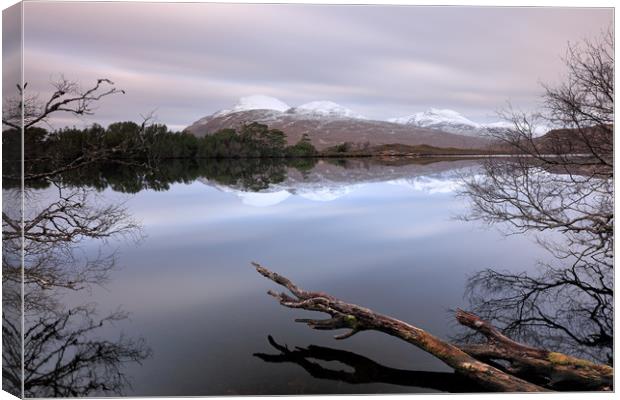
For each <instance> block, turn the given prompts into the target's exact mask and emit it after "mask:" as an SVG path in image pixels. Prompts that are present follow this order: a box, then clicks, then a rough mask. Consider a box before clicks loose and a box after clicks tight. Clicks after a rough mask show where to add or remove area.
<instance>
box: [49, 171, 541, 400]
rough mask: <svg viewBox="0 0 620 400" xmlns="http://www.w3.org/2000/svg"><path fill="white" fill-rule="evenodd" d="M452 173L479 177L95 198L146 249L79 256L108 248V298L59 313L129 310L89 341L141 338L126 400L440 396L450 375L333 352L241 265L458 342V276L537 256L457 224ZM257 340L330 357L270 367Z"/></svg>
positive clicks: (399, 347) (521, 264)
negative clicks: (127, 220) (137, 231)
mask: <svg viewBox="0 0 620 400" xmlns="http://www.w3.org/2000/svg"><path fill="white" fill-rule="evenodd" d="M462 173H465V174H472V173H476V162H475V161H452V162H449V161H446V162H438V163H432V164H429V165H416V164H413V165H401V166H398V165H380V166H377V165H367V164H364V163H360V164H359V165H357V164H353V165H344V166H343V165H336V164H333V163H329V162H323V161H321V162H319V163H318V164H317V165H316V166H314V167H313V168H312V169H311V170H305V171H304V172H303V173H302V172H300V171H298V170H296V169H294V168H289V169H288V170H287V173H286V176H285V177H284V179H280V181H279V182H277V183H272V184H268V185H267V187H266V188H263V189H262V190H260V191H258V192H253V191H249V190H248V189H247V188H244V187H243V185H234V184H233V185H225V184H222V183H218V180H215V179H211V178H198V179H196V180H193V181H191V182H189V183H177V184H172V185H171V186H170V187H169V190H165V191H154V190H149V189H145V190H141V191H139V192H138V193H135V194H126V193H118V192H115V191H113V190H111V189H105V190H103V191H102V192H101V193H100V194H99V196H100V200H101V201H102V202H104V203H105V202H110V203H115V202H122V201H124V202H126V203H125V205H126V207H128V210H129V212H130V214H131V215H132V216H133V217H134V218H135V219H136V220H137V221H139V222H140V223H141V225H142V227H143V233H144V238H143V239H142V240H141V241H139V243H138V244H136V243H134V242H133V241H131V240H128V239H127V240H118V239H113V240H110V241H108V242H107V243H104V244H102V243H100V242H92V241H91V242H87V243H84V244H83V245H82V248H83V251H84V252H86V253H95V252H99V251H111V250H116V251H117V256H118V260H117V264H118V267H117V268H116V269H115V270H114V271H113V272H112V274H111V275H110V279H109V281H108V282H107V283H106V284H105V285H104V286H102V287H99V286H94V287H92V288H91V289H90V290H82V291H78V292H75V293H71V294H68V295H66V296H65V301H66V303H67V306H75V305H80V304H86V303H89V304H91V303H92V304H96V305H97V309H98V312H99V313H100V314H101V315H103V314H105V313H106V312H111V311H114V310H116V309H118V308H119V307H120V308H122V309H123V310H126V311H128V312H129V313H130V319H129V320H126V321H120V322H119V323H117V324H115V325H113V326H111V327H104V328H102V330H101V331H100V332H99V333H98V335H99V337H102V338H108V337H109V338H118V336H119V334H121V333H123V334H124V335H126V336H128V337H143V338H144V339H145V341H146V344H147V345H148V346H149V347H150V348H151V349H152V351H153V353H152V356H151V357H150V358H148V359H146V360H145V361H144V362H143V363H142V365H137V364H128V365H127V366H126V367H125V371H126V372H127V376H128V377H129V378H130V380H131V382H132V386H131V387H127V388H126V389H125V390H124V391H125V393H126V394H129V395H139V396H148V395H163V396H172V395H175V396H176V395H235V394H316V393H376V392H383V393H385V392H425V391H435V390H441V389H442V387H441V386H442V385H441V381H442V380H443V382H444V385H443V386H444V387H445V382H446V379H447V378H446V375H442V374H439V375H433V374H430V375H424V373H417V372H416V371H427V372H447V373H449V372H451V369H450V368H449V367H447V366H445V365H444V364H443V363H441V362H440V361H438V360H436V359H435V358H433V357H431V356H429V355H427V354H426V353H424V352H422V351H420V350H418V349H416V348H414V347H413V346H411V345H408V344H406V343H404V342H402V341H399V340H397V339H395V338H392V337H389V336H387V335H384V334H379V333H375V332H362V333H360V334H358V335H356V336H354V337H352V338H350V339H348V340H345V341H335V340H334V339H333V338H332V336H333V335H334V334H335V333H336V332H330V331H313V330H310V329H308V328H307V327H306V326H305V325H302V324H297V323H295V322H294V321H293V319H294V318H299V317H308V316H311V315H313V316H315V317H318V315H317V314H313V313H309V312H306V311H297V310H290V309H285V308H283V307H282V306H280V305H279V304H277V303H276V302H275V301H274V299H273V298H271V297H270V296H268V295H267V294H266V291H267V290H268V289H274V288H275V285H274V284H272V283H271V282H270V281H267V280H265V279H264V278H263V277H261V276H259V275H258V274H257V273H256V272H255V271H254V270H253V269H252V268H251V266H250V262H251V261H257V262H260V263H262V264H264V265H265V266H267V267H269V268H271V269H272V270H274V271H277V272H279V273H281V274H283V275H285V276H287V277H289V278H291V279H292V280H293V281H295V282H296V283H298V284H299V285H300V286H302V287H303V288H306V289H310V290H320V291H325V292H328V293H330V294H333V295H335V296H337V297H339V298H341V299H344V300H346V301H349V302H353V303H357V304H360V305H364V306H367V307H370V308H372V309H374V310H376V311H379V312H382V313H385V314H389V315H392V316H394V317H397V318H399V319H402V320H405V321H408V322H411V323H412V324H414V325H417V326H419V327H421V328H424V329H426V330H428V331H429V332H432V333H434V334H436V335H438V336H440V337H442V338H450V336H451V335H453V334H454V333H455V331H456V330H457V329H458V328H457V326H456V325H457V324H456V322H455V321H454V318H453V315H452V313H451V312H450V310H453V309H455V308H456V307H464V308H467V301H466V299H464V297H463V294H464V291H465V285H466V280H467V278H468V277H469V276H471V275H472V274H473V273H475V272H477V271H480V270H481V269H484V268H489V267H493V268H501V269H506V270H510V271H522V270H523V271H527V270H528V269H531V268H533V267H534V266H535V263H536V261H537V260H539V259H541V258H544V257H545V256H546V255H545V253H543V251H542V250H541V249H539V248H538V247H537V246H536V245H535V244H534V243H533V240H532V238H530V237H528V236H523V235H521V236H510V237H504V236H503V235H501V233H500V232H499V231H498V230H497V229H496V228H495V227H488V226H482V225H480V224H478V223H473V222H464V221H461V220H458V219H456V218H455V217H456V216H458V215H462V214H464V213H466V212H467V200H466V199H465V198H462V197H458V196H456V191H457V190H458V188H459V185H460V183H459V174H462ZM219 181H220V182H221V180H219ZM48 191H51V189H48ZM102 249H103V250H102ZM269 336H271V337H272V338H273V340H274V341H275V343H278V344H280V345H287V346H288V347H289V348H290V349H291V350H293V349H295V347H302V348H307V347H308V346H322V347H327V348H329V349H320V348H317V347H312V349H314V351H315V352H316V351H318V353H316V354H314V356H313V354H312V353H309V355H308V357H307V358H305V359H299V358H295V357H289V358H288V359H287V358H286V357H271V358H270V357H267V356H264V355H263V356H260V354H271V355H278V354H281V353H280V351H279V350H277V349H276V348H275V347H274V346H272V344H270V343H269V341H268V337H269ZM343 351H346V352H347V353H345V352H343ZM321 352H323V353H321ZM326 352H327V353H326ZM257 353H258V354H259V355H257ZM317 354H328V356H327V357H323V359H322V360H320V359H319V358H321V356H320V355H318V356H317ZM317 357H318V358H317ZM362 357H365V358H362ZM366 359H368V362H370V360H372V361H373V362H374V363H377V364H380V365H379V367H376V365H374V364H373V367H372V368H375V370H376V368H379V370H380V371H383V373H374V375H373V373H367V371H366V370H365V369H364V368H362V367H359V368H358V371H357V372H358V373H357V374H355V372H356V371H355V369H354V368H353V366H352V364H353V365H355V363H356V362H358V364H359V363H360V362H361V364H363V365H366V366H368V365H369V364H368V362H367V361H365V360H366ZM360 360H362V361H360ZM347 361H348V364H347ZM371 364H372V363H371ZM372 368H371V370H372ZM393 369H398V370H404V371H398V372H395V371H394V370H393ZM330 371H332V372H330ZM333 371H336V372H337V373H335V374H334V373H333ZM385 371H387V372H385ZM399 374H405V376H406V377H408V378H407V379H405V381H406V382H407V384H406V385H405V384H403V382H401V381H399V380H398V376H399ZM416 374H417V375H416ZM313 375H314V376H313ZM395 376H396V378H395ZM418 378H419V379H418ZM434 378H438V379H435V380H434ZM436 380H438V381H439V384H438V383H437V382H435V381H436ZM388 382H391V383H388ZM412 385H417V386H412Z"/></svg>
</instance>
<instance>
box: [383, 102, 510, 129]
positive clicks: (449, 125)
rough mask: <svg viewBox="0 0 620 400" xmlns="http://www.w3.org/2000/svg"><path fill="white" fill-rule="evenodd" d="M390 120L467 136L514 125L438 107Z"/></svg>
mask: <svg viewBox="0 0 620 400" xmlns="http://www.w3.org/2000/svg"><path fill="white" fill-rule="evenodd" d="M388 121H390V122H394V123H397V124H402V125H411V126H417V127H421V128H429V129H438V130H441V131H444V132H449V133H455V134H459V135H467V136H480V135H483V134H484V133H487V132H489V130H494V129H504V128H510V127H511V126H512V124H510V123H508V122H502V121H499V122H493V123H486V124H485V123H478V122H474V121H472V120H470V119H469V118H467V117H465V116H464V115H462V114H460V113H458V112H456V111H454V110H448V109H438V108H431V109H429V110H427V111H423V112H418V113H415V114H413V115H409V116H406V117H399V118H391V119H389V120H388Z"/></svg>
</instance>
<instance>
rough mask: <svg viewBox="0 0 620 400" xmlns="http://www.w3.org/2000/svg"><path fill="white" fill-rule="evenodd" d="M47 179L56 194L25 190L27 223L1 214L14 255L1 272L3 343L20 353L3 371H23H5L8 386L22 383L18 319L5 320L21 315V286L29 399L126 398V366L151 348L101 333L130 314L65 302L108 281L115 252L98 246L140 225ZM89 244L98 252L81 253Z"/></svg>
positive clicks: (84, 191)
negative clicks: (21, 289)
mask: <svg viewBox="0 0 620 400" xmlns="http://www.w3.org/2000/svg"><path fill="white" fill-rule="evenodd" d="M49 182H50V185H51V186H52V187H53V188H54V190H48V191H46V192H44V193H41V192H37V191H33V190H31V189H30V188H27V189H26V191H25V199H26V200H25V201H26V203H25V204H26V207H25V210H24V217H23V221H22V220H21V219H19V218H16V217H15V216H11V215H9V214H8V213H3V218H2V222H3V226H2V228H3V248H4V249H5V251H8V252H9V254H6V255H5V257H4V258H3V271H2V272H3V283H5V284H6V285H5V286H4V289H5V290H4V292H3V295H4V299H3V300H4V306H5V313H4V314H3V321H2V322H3V340H4V342H5V343H7V344H8V345H9V346H8V348H9V349H17V348H19V351H11V352H8V351H7V352H5V353H4V354H3V361H4V364H3V366H4V367H5V369H6V370H7V371H19V372H20V373H19V374H16V373H13V374H7V378H6V379H7V380H6V383H8V385H7V386H6V387H7V389H9V388H10V390H12V391H21V386H22V380H21V378H22V376H21V368H19V366H20V365H21V363H22V354H21V346H19V347H16V345H17V344H18V343H21V340H22V335H21V319H15V318H9V317H8V315H11V313H21V311H22V309H21V307H20V306H21V304H20V301H19V298H20V296H21V293H20V292H18V291H16V290H11V288H18V287H20V283H23V287H24V294H23V312H24V321H23V324H24V329H25V330H24V335H23V341H24V342H23V343H24V349H23V350H24V353H23V371H24V375H23V390H24V395H25V396H26V397H70V396H87V395H105V394H117V395H118V394H122V393H123V389H124V388H125V387H126V386H127V384H128V382H129V381H128V379H127V378H126V376H125V374H124V372H123V368H124V366H123V365H124V364H125V363H128V362H141V361H143V360H144V359H145V358H147V357H148V356H149V354H150V349H149V348H148V346H147V345H146V343H145V342H144V340H143V339H132V338H128V337H125V336H123V335H122V334H120V335H119V337H118V338H117V339H110V338H101V337H99V336H98V334H99V332H100V331H102V330H105V329H106V328H107V327H108V325H114V324H116V323H118V322H120V321H123V320H126V319H127V313H126V312H123V311H121V310H118V311H115V312H112V313H110V314H108V315H106V316H104V317H99V316H98V315H97V309H96V306H95V305H93V304H84V305H79V306H72V307H67V306H66V305H65V304H64V301H63V299H64V297H65V296H66V294H67V292H79V291H82V290H85V289H89V288H91V287H92V286H93V285H102V284H104V283H105V282H106V281H107V279H108V277H109V274H110V271H112V269H113V268H114V267H115V265H116V259H117V255H116V254H115V253H114V252H113V251H109V249H107V247H106V246H105V245H104V244H101V245H97V243H98V242H101V241H105V240H108V239H111V238H115V237H124V238H134V239H135V238H137V237H138V236H139V230H140V229H139V226H138V225H137V224H136V223H135V222H134V221H133V220H132V219H131V216H130V215H129V214H128V213H127V211H126V210H125V208H124V207H123V206H122V205H120V204H110V203H109V201H105V202H102V201H101V199H98V197H97V195H96V193H94V190H92V189H88V188H66V187H63V186H62V185H61V184H59V183H58V182H55V181H53V180H50V181H49ZM87 243H88V244H90V245H95V246H96V247H97V249H98V250H97V252H95V253H94V254H95V255H94V256H90V255H86V254H85V253H84V246H85V244H87ZM22 250H23V264H22V259H21V257H20V255H21V254H22V253H21V252H22ZM8 283H13V284H12V285H8ZM7 289H8V290H7ZM18 307H19V308H18Z"/></svg>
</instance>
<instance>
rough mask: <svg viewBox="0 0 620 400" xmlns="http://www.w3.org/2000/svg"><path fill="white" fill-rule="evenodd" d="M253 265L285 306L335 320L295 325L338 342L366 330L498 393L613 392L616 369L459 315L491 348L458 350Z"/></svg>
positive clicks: (394, 319)
mask: <svg viewBox="0 0 620 400" xmlns="http://www.w3.org/2000/svg"><path fill="white" fill-rule="evenodd" d="M252 265H253V266H254V267H255V268H256V271H257V272H258V273H259V274H261V275H263V276H264V277H266V278H268V279H270V280H271V281H273V282H275V283H277V284H278V285H281V286H283V287H285V288H287V289H288V290H289V292H290V293H291V294H292V296H290V295H288V294H286V293H278V292H274V291H272V290H269V291H268V292H267V293H268V294H269V295H271V296H273V297H274V298H276V299H277V300H278V302H279V303H280V304H281V305H283V306H285V307H289V308H300V309H305V310H309V311H318V312H323V313H326V314H329V315H330V316H331V318H328V319H322V320H317V319H296V320H295V321H296V322H301V323H305V324H307V325H308V326H309V327H310V328H312V329H318V330H337V329H348V332H345V333H344V334H340V335H337V336H335V338H336V339H340V340H341V339H346V338H349V337H351V336H353V335H355V334H356V333H358V332H361V331H365V330H375V331H379V332H383V333H386V334H388V335H391V336H395V337H397V338H399V339H402V340H404V341H406V342H408V343H410V344H412V345H414V346H416V347H418V348H420V349H422V350H424V351H426V352H427V353H430V354H432V355H433V356H435V357H437V358H438V359H440V360H442V361H443V362H445V363H446V364H447V365H449V366H450V367H452V368H453V369H454V370H455V372H457V373H459V374H461V375H463V376H465V377H467V378H469V379H471V380H472V381H473V382H475V383H476V384H478V385H480V386H482V387H484V388H486V389H489V390H494V391H504V392H542V391H547V390H549V387H553V386H554V385H556V384H557V383H558V382H566V381H571V382H576V383H578V384H580V385H583V388H584V389H589V390H610V389H611V381H612V378H613V368H611V367H608V366H603V365H598V364H595V363H592V362H590V361H587V360H581V359H577V358H574V357H570V356H568V355H564V354H561V353H554V352H549V351H546V350H541V349H535V348H533V347H529V346H527V345H523V344H521V343H518V342H515V341H513V340H511V339H510V338H508V337H506V336H504V335H503V334H501V332H500V331H499V330H498V329H497V328H495V327H493V326H492V325H491V324H490V323H488V322H486V321H483V320H482V319H480V318H478V317H477V316H475V315H474V314H471V313H467V312H465V311H462V310H458V311H457V320H458V321H459V323H461V324H463V325H465V326H468V327H470V328H473V329H475V330H477V331H478V332H480V333H482V334H483V335H485V336H486V338H487V343H486V344H483V345H464V346H462V347H460V346H459V345H455V344H451V343H448V342H446V341H444V340H442V339H439V338H438V337H436V336H434V335H432V334H430V333H428V332H426V331H424V330H423V329H420V328H418V327H416V326H413V325H411V324H408V323H406V322H403V321H400V320H398V319H396V318H392V317H389V316H386V315H383V314H380V313H377V312H374V311H372V310H370V309H368V308H365V307H361V306H358V305H356V304H351V303H346V302H344V301H341V300H339V299H337V298H335V297H333V296H331V295H328V294H326V293H322V292H311V291H306V290H304V289H302V288H300V287H298V286H297V285H295V284H294V283H293V282H291V281H290V280H289V279H288V278H286V277H284V276H282V275H279V274H277V273H275V272H272V271H270V270H268V269H267V268H264V267H262V266H261V265H260V264H257V263H252ZM481 360H485V361H486V360H489V361H487V362H485V361H481ZM491 360H506V361H509V362H510V363H511V366H510V367H509V368H502V367H501V366H499V365H497V364H495V363H492V362H491ZM490 364H493V365H490ZM533 371H534V372H536V373H540V374H545V375H544V376H545V377H546V378H547V379H545V380H543V383H544V386H543V385H541V384H537V383H533V382H529V381H528V380H526V379H523V378H521V377H520V376H529V375H528V374H530V373H531V372H533ZM526 372H527V373H526ZM518 375H519V376H518ZM545 386H546V387H545Z"/></svg>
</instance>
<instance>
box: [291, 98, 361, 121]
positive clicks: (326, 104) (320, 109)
mask: <svg viewBox="0 0 620 400" xmlns="http://www.w3.org/2000/svg"><path fill="white" fill-rule="evenodd" d="M291 112H292V113H294V114H300V115H312V116H318V117H331V118H354V119H367V118H366V117H364V116H363V115H360V114H357V113H356V112H354V111H353V110H351V109H348V108H346V107H343V106H341V105H340V104H337V103H334V102H333V101H328V100H321V101H311V102H310V103H305V104H302V105H300V106H298V107H295V108H293V109H292V110H291Z"/></svg>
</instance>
